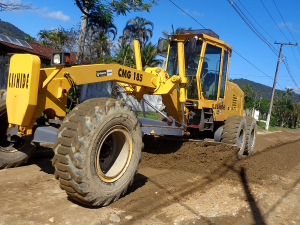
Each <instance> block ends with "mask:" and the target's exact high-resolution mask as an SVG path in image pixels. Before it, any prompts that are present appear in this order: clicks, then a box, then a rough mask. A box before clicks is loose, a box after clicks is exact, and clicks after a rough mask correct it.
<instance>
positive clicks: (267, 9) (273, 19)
mask: <svg viewBox="0 0 300 225" xmlns="http://www.w3.org/2000/svg"><path fill="white" fill-rule="evenodd" d="M260 2H261V4H262V5H263V6H264V8H265V9H266V11H267V12H268V14H269V16H270V17H271V19H272V20H273V22H274V24H275V25H276V27H277V28H278V30H279V31H280V32H281V33H282V35H283V36H284V37H285V38H286V39H287V40H288V41H289V39H288V37H287V36H285V34H284V33H283V32H282V30H281V29H280V28H279V26H278V25H277V23H276V22H275V20H274V18H273V17H272V15H271V13H270V12H269V10H268V9H267V7H266V6H265V4H264V3H263V1H262V0H260Z"/></svg>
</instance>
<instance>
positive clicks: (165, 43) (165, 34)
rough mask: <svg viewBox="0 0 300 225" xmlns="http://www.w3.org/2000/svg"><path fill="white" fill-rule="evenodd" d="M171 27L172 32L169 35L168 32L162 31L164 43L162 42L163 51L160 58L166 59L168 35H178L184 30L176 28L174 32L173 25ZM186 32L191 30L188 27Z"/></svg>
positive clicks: (183, 28)
mask: <svg viewBox="0 0 300 225" xmlns="http://www.w3.org/2000/svg"><path fill="white" fill-rule="evenodd" d="M171 27H172V32H171V33H170V34H169V32H168V31H166V30H163V31H162V32H161V33H162V35H163V37H164V38H165V39H166V40H165V42H164V49H163V53H162V56H164V57H166V56H167V53H168V45H169V42H168V41H167V40H168V38H169V35H173V34H179V33H180V31H183V30H186V28H185V27H178V28H176V30H174V26H173V24H172V25H171ZM188 30H192V28H191V27H190V28H189V29H188Z"/></svg>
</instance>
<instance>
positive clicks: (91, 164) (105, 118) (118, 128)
mask: <svg viewBox="0 0 300 225" xmlns="http://www.w3.org/2000/svg"><path fill="white" fill-rule="evenodd" d="M142 145H143V143H142V132H141V128H140V125H139V122H138V120H137V118H136V116H135V115H134V113H133V112H132V111H131V107H130V106H127V105H125V103H124V102H120V101H116V100H114V99H107V98H99V99H90V100H87V101H85V102H83V103H82V104H80V105H78V106H76V107H75V108H74V109H73V111H72V112H71V113H70V114H68V115H67V116H66V118H65V119H64V124H63V125H62V126H61V128H60V129H59V130H58V140H57V141H56V143H55V144H54V153H55V156H54V158H53V160H52V164H53V166H54V167H55V177H56V178H57V179H59V181H60V187H61V188H62V189H63V190H65V191H66V193H67V194H68V196H70V197H71V198H73V199H74V200H76V201H79V202H81V203H83V204H86V205H92V206H106V205H108V204H110V203H111V202H114V201H116V200H118V199H119V197H120V196H122V195H124V194H125V193H126V191H127V188H128V186H129V185H131V184H132V182H133V178H134V175H135V174H136V173H137V170H138V164H139V161H140V159H141V151H142Z"/></svg>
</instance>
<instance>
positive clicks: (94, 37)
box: [90, 23, 117, 63]
mask: <svg viewBox="0 0 300 225" xmlns="http://www.w3.org/2000/svg"><path fill="white" fill-rule="evenodd" d="M90 29H91V31H90V39H91V41H92V43H93V46H94V49H95V52H96V57H97V59H98V60H99V59H100V58H101V61H102V63H104V61H105V60H104V58H105V57H106V56H110V47H111V46H112V41H111V39H110V37H109V36H110V35H112V40H114V39H115V37H116V35H117V27H116V26H115V25H114V24H113V23H109V24H107V26H106V27H104V28H99V27H97V24H91V25H90Z"/></svg>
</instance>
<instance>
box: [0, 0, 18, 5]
mask: <svg viewBox="0 0 300 225" xmlns="http://www.w3.org/2000/svg"><path fill="white" fill-rule="evenodd" d="M0 2H1V3H3V4H9V3H10V4H12V3H13V4H21V0H0Z"/></svg>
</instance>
